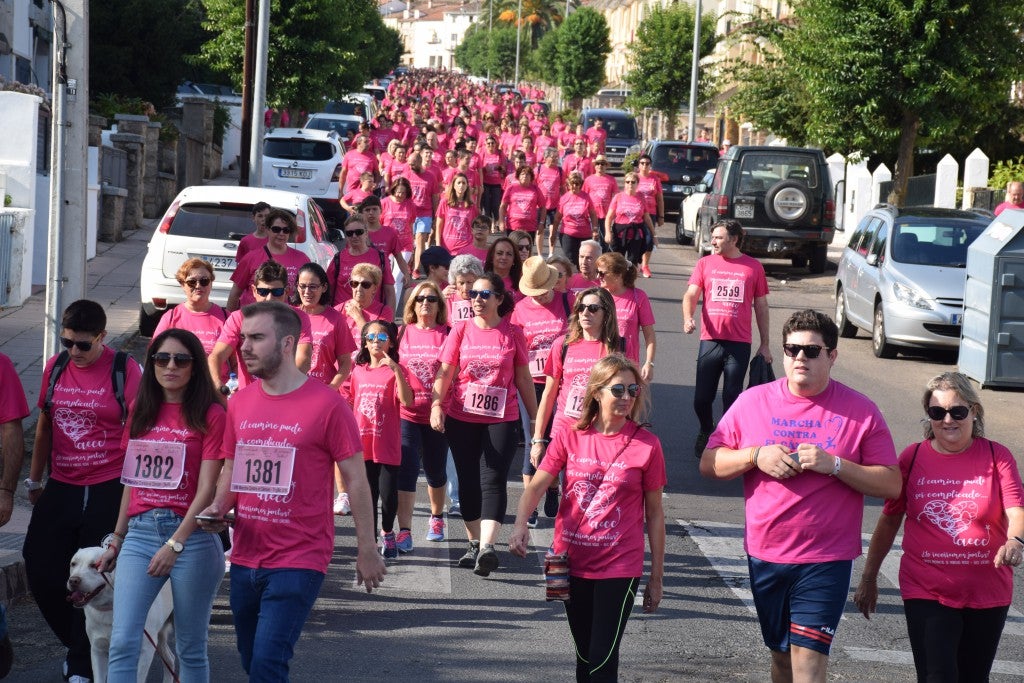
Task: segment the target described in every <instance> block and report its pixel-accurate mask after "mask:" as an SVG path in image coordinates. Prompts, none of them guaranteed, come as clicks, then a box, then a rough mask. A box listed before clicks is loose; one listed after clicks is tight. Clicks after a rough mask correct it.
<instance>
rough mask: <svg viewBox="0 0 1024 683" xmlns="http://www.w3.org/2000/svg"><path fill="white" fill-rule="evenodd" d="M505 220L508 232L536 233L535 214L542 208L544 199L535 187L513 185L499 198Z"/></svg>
mask: <svg viewBox="0 0 1024 683" xmlns="http://www.w3.org/2000/svg"><path fill="white" fill-rule="evenodd" d="M501 203H502V204H505V206H506V208H505V218H506V219H507V221H508V227H509V229H510V230H525V231H526V232H537V212H538V211H539V210H540V209H541V207H543V206H544V197H543V196H542V195H541V193H540V190H538V189H537V186H536V185H520V184H519V183H513V184H511V185H509V186H508V189H506V190H505V194H503V195H502V196H501Z"/></svg>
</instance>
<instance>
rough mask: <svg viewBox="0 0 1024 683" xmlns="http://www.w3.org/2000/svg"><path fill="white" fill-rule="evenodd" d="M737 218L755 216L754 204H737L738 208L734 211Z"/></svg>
mask: <svg viewBox="0 0 1024 683" xmlns="http://www.w3.org/2000/svg"><path fill="white" fill-rule="evenodd" d="M733 213H734V215H735V216H736V218H753V217H754V205H753V204H737V205H736V209H735V211H734V212H733Z"/></svg>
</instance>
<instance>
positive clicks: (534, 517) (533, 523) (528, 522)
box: [526, 510, 537, 529]
mask: <svg viewBox="0 0 1024 683" xmlns="http://www.w3.org/2000/svg"><path fill="white" fill-rule="evenodd" d="M526 526H528V527H530V528H531V529H536V528H537V511H536V510H534V511H533V512H531V513H530V518H529V519H528V520H526Z"/></svg>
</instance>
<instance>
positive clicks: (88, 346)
mask: <svg viewBox="0 0 1024 683" xmlns="http://www.w3.org/2000/svg"><path fill="white" fill-rule="evenodd" d="M93 343H94V342H91V341H87V342H86V341H75V340H74V339H65V338H64V337H61V338H60V345H61V346H63V347H64V348H65V349H70V348H71V347H72V346H74V347H75V348H76V349H78V350H79V351H83V352H84V351H91V350H92V345H93Z"/></svg>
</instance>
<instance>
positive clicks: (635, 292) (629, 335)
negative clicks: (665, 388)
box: [609, 287, 654, 363]
mask: <svg viewBox="0 0 1024 683" xmlns="http://www.w3.org/2000/svg"><path fill="white" fill-rule="evenodd" d="M609 294H611V292H609ZM612 299H613V300H614V301H615V316H616V319H617V321H618V323H619V335H620V336H622V337H623V338H624V339H625V340H626V357H627V358H629V359H630V360H632V361H633V362H635V363H639V362H640V328H641V327H643V326H644V325H653V324H654V311H653V310H652V309H651V300H650V299H648V298H647V293H646V292H644V290H642V289H637V288H636V287H634V288H633V289H626V290H623V292H622V293H621V294H612Z"/></svg>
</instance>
